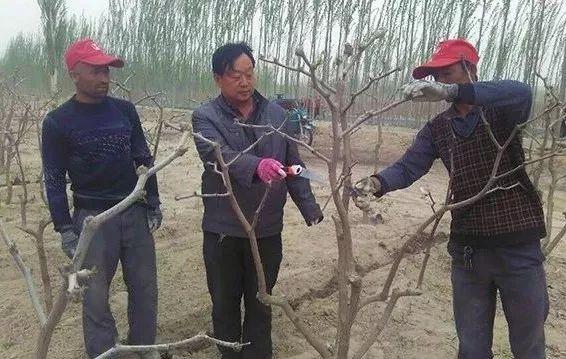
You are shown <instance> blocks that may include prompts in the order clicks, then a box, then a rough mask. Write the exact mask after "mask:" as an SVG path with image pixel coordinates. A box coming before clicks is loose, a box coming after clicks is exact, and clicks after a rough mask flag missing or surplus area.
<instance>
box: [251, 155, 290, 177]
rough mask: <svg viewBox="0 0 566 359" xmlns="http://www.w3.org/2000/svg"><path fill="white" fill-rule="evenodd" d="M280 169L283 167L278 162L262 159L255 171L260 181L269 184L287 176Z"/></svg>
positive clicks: (271, 159)
mask: <svg viewBox="0 0 566 359" xmlns="http://www.w3.org/2000/svg"><path fill="white" fill-rule="evenodd" d="M282 168H283V165H282V164H281V163H279V161H277V160H274V159H273V158H264V159H262V160H261V161H259V164H258V165H257V169H256V170H255V171H256V173H257V176H258V177H259V179H260V180H262V181H263V182H264V183H271V182H274V181H275V182H276V181H280V180H282V179H283V178H285V177H286V176H287V174H286V173H285V171H283V169H282Z"/></svg>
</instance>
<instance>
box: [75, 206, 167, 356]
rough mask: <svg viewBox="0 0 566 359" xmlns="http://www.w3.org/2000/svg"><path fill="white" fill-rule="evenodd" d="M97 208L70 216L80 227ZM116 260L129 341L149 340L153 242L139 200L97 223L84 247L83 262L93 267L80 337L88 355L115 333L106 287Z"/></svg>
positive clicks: (101, 349) (105, 345)
mask: <svg viewBox="0 0 566 359" xmlns="http://www.w3.org/2000/svg"><path fill="white" fill-rule="evenodd" d="M98 213H100V211H95V210H86V209H80V208H79V209H76V210H75V212H74V214H73V222H74V224H75V226H76V227H77V228H82V225H83V221H84V219H85V218H86V217H87V216H90V215H96V214H98ZM118 261H120V263H121V264H122V272H123V277H124V282H125V283H126V287H127V289H128V323H129V326H130V330H129V333H128V344H133V345H138V344H153V343H154V342H155V332H156V319H157V280H156V267H155V245H154V242H153V237H152V235H151V233H150V232H149V228H148V225H147V209H146V207H145V206H143V205H139V204H136V205H133V206H132V207H130V208H128V209H127V210H126V211H124V212H123V213H121V214H120V215H118V216H116V217H114V218H111V219H110V220H108V221H107V222H106V223H104V224H102V225H101V226H100V227H99V228H98V230H97V231H96V232H95V234H94V237H93V238H92V242H91V244H90V247H89V249H88V252H87V255H86V259H85V261H84V264H83V268H93V267H94V268H96V271H95V275H94V276H93V277H92V278H90V279H89V280H88V282H87V283H86V291H85V293H84V298H83V332H84V341H85V347H86V351H87V354H88V356H89V357H90V358H94V357H96V356H98V355H100V354H101V353H103V352H105V351H106V350H108V349H109V348H111V347H113V346H114V344H115V343H116V340H117V337H118V331H117V330H116V323H115V321H114V317H113V316H112V313H111V312H110V306H109V303H108V288H109V286H110V283H111V282H112V278H113V277H114V274H115V272H116V267H117V266H118Z"/></svg>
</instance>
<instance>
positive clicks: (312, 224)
mask: <svg viewBox="0 0 566 359" xmlns="http://www.w3.org/2000/svg"><path fill="white" fill-rule="evenodd" d="M323 219H324V216H322V215H321V216H320V217H318V218H315V219H311V220H309V221H307V226H309V227H311V226H315V225H317V224H319V223H320V222H322V220H323Z"/></svg>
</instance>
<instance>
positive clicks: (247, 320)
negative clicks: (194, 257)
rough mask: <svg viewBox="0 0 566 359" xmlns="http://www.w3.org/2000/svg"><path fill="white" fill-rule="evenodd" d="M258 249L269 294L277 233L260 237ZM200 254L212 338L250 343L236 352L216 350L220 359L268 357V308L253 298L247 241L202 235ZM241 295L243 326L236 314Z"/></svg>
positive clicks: (253, 280)
mask: <svg viewBox="0 0 566 359" xmlns="http://www.w3.org/2000/svg"><path fill="white" fill-rule="evenodd" d="M258 246H259V252H260V257H261V260H262V262H263V269H264V271H265V280H266V283H267V291H268V293H271V290H272V289H273V287H274V286H275V282H276V281H277V274H278V273H279V265H280V264H281V259H282V249H281V234H279V235H276V236H272V237H265V238H260V239H259V240H258ZM203 254H204V264H205V266H206V280H207V283H208V290H209V292H210V297H211V299H212V324H213V326H214V335H215V337H216V338H218V339H221V340H225V341H230V342H240V341H241V342H244V343H246V342H250V343H251V344H250V345H248V346H245V347H244V349H243V350H242V351H241V352H239V353H236V352H234V351H232V350H230V349H226V348H223V347H219V350H220V352H221V354H222V358H223V359H236V358H237V359H243V358H245V359H268V358H271V357H272V352H273V350H272V343H271V308H270V307H268V306H265V305H263V304H262V303H260V302H259V301H258V299H257V298H256V295H257V291H258V289H257V276H256V271H255V267H254V262H253V258H252V253H251V250H250V243H249V239H247V238H238V237H228V236H222V235H219V234H215V233H210V232H204V244H203ZM242 296H243V297H244V309H245V314H244V322H243V325H242V321H241V313H240V303H241V300H242Z"/></svg>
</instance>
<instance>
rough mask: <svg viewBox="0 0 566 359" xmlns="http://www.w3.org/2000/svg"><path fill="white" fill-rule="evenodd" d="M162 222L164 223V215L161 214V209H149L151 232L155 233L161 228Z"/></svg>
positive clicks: (148, 223) (148, 217)
mask: <svg viewBox="0 0 566 359" xmlns="http://www.w3.org/2000/svg"><path fill="white" fill-rule="evenodd" d="M161 221H163V214H162V213H161V209H159V206H157V207H148V208H147V225H148V227H149V231H150V232H153V231H156V230H157V229H158V228H159V227H161Z"/></svg>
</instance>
